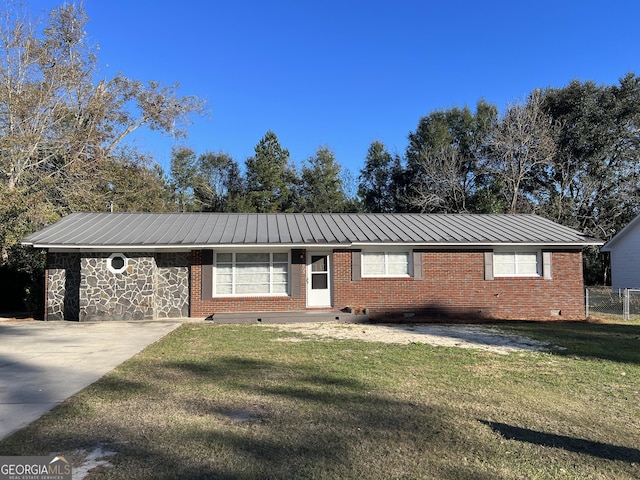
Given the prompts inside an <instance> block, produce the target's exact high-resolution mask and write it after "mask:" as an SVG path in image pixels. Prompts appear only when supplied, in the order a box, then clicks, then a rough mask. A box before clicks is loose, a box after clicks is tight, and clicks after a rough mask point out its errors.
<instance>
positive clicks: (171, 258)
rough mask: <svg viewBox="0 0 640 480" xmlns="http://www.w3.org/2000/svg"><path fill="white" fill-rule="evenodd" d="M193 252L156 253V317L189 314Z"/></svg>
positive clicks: (174, 316)
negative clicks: (190, 269)
mask: <svg viewBox="0 0 640 480" xmlns="http://www.w3.org/2000/svg"><path fill="white" fill-rule="evenodd" d="M190 258H191V252H180V253H177V252H175V253H174V252H170V253H158V254H156V267H157V270H156V298H155V316H156V318H179V317H188V316H189V264H190Z"/></svg>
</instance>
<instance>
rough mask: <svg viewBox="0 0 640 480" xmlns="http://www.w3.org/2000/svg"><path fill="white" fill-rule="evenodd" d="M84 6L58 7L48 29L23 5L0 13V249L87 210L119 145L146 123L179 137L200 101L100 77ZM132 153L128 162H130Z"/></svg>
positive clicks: (151, 85)
mask: <svg viewBox="0 0 640 480" xmlns="http://www.w3.org/2000/svg"><path fill="white" fill-rule="evenodd" d="M87 21H88V18H87V16H86V14H85V12H84V9H83V8H82V6H78V5H73V4H64V5H62V6H60V7H58V8H56V9H55V10H53V11H52V12H51V14H50V16H49V18H48V20H47V21H46V22H44V23H37V22H32V21H31V20H30V19H29V18H28V16H27V14H26V13H24V11H23V10H22V9H21V7H20V6H15V5H14V6H8V7H7V8H5V9H3V10H2V12H1V13H0V194H1V195H2V197H3V202H2V205H0V218H1V219H2V220H3V222H2V228H0V244H2V245H3V248H4V247H5V246H6V245H8V244H11V243H14V242H15V241H17V240H18V239H19V237H20V235H22V234H24V233H25V230H28V229H30V228H33V227H34V226H35V227H39V226H41V225H42V224H46V223H50V222H51V221H53V220H55V219H56V217H57V216H59V215H62V214H64V213H68V212H69V211H70V210H72V209H83V208H84V209H87V208H92V207H93V205H94V203H93V201H92V199H91V198H90V197H91V195H92V194H93V193H98V192H99V191H100V189H99V188H95V186H96V185H97V184H100V183H101V182H108V181H109V179H108V178H107V176H108V175H109V174H110V173H113V169H110V168H107V166H108V164H109V163H111V162H113V161H114V159H117V158H120V159H122V157H123V156H124V155H125V153H124V152H126V150H125V149H124V148H123V147H125V143H124V140H125V139H126V138H127V137H129V135H130V134H131V133H132V132H134V131H136V130H138V129H140V128H142V127H146V128H149V129H151V130H156V131H159V132H160V133H162V134H167V135H171V136H174V137H183V136H185V131H186V130H185V129H186V127H187V126H188V125H189V124H190V123H191V119H190V116H191V115H192V114H194V113H196V114H199V113H201V112H202V111H203V108H204V104H203V102H202V101H201V100H200V99H198V98H196V97H193V96H185V97H180V96H178V95H177V88H178V85H171V86H162V85H160V84H159V83H158V82H149V83H142V82H140V81H137V80H132V79H129V78H127V77H125V76H124V75H122V74H119V75H117V76H116V77H115V78H112V79H98V78H96V77H97V56H96V49H95V48H94V47H93V46H92V45H91V44H90V43H89V41H88V38H87V34H86V32H85V26H86V23H87ZM135 158H136V157H135V156H134V157H132V159H135Z"/></svg>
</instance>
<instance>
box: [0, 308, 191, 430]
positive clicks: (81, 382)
mask: <svg viewBox="0 0 640 480" xmlns="http://www.w3.org/2000/svg"><path fill="white" fill-rule="evenodd" d="M181 323H182V322H180V321H162V320H156V321H148V322H144V321H139V322H100V323H78V322H40V321H17V322H11V321H0V440H1V439H3V438H5V437H7V436H9V435H10V434H11V433H13V432H15V431H16V430H19V429H21V428H23V427H25V426H27V425H28V424H29V423H31V422H32V421H34V420H36V419H37V418H38V417H40V416H41V415H42V414H44V413H46V412H48V411H49V410H51V409H52V408H53V407H54V406H56V405H57V404H59V403H60V402H62V401H64V400H65V399H67V398H68V397H70V396H71V395H73V394H75V393H77V392H79V391H80V390H82V389H83V388H85V387H86V386H88V385H90V384H91V383H93V382H95V381H96V380H98V379H99V378H100V377H102V376H103V375H104V374H106V373H107V372H109V371H111V370H113V369H114V368H115V367H117V366H118V365H119V364H120V363H122V362H124V361H125V360H127V359H129V358H131V357H132V356H134V355H135V354H136V353H138V352H139V351H141V350H142V349H144V348H145V347H146V346H148V345H150V344H152V343H154V342H155V341H157V340H159V339H160V338H162V337H164V336H165V335H166V334H168V333H169V332H171V331H172V330H174V329H175V328H176V327H178V326H179V325H180V324H181Z"/></svg>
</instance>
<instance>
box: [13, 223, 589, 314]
mask: <svg viewBox="0 0 640 480" xmlns="http://www.w3.org/2000/svg"><path fill="white" fill-rule="evenodd" d="M601 243H602V242H600V241H599V240H597V239H594V238H591V237H588V236H586V235H584V234H582V233H580V232H578V231H576V230H573V229H570V228H567V227H564V226H562V225H559V224H557V223H554V222H552V221H550V220H547V219H544V218H542V217H538V216H535V215H473V214H459V215H430V214H226V213H179V214H178V213H174V214H151V213H75V214H72V215H69V216H68V217H65V218H63V219H62V220H60V221H59V222H58V223H56V224H54V225H51V226H50V227H47V228H45V229H43V230H41V231H39V232H36V233H34V234H32V235H30V236H28V237H27V238H25V239H24V240H23V244H25V245H31V246H33V247H35V248H42V249H46V251H47V268H46V275H45V276H46V278H45V281H46V289H45V290H46V300H45V301H46V308H45V312H46V319H48V320H62V319H67V320H80V321H83V320H138V319H140V320H142V319H153V318H175V317H195V318H205V317H209V316H211V315H215V314H220V313H228V312H301V311H309V310H328V311H331V310H338V309H343V308H345V307H358V308H364V309H367V311H368V312H369V313H370V314H371V315H376V314H385V313H392V312H393V313H398V314H404V315H413V314H419V315H424V316H427V317H429V316H431V317H434V318H435V317H443V316H446V317H459V316H469V317H472V318H492V319H540V320H544V319H553V318H556V319H557V318H558V317H560V318H563V319H582V318H584V288H583V273H582V249H583V247H585V246H587V245H600V244H601Z"/></svg>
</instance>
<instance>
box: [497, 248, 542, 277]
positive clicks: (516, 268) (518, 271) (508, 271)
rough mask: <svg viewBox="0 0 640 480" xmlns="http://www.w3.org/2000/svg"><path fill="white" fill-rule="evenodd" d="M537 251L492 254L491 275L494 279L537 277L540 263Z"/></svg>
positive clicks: (540, 267)
mask: <svg viewBox="0 0 640 480" xmlns="http://www.w3.org/2000/svg"><path fill="white" fill-rule="evenodd" d="M540 257H541V255H540V251H539V250H516V251H497V252H493V274H494V275H495V276H496V277H539V276H540V275H542V263H541V260H540Z"/></svg>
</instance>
